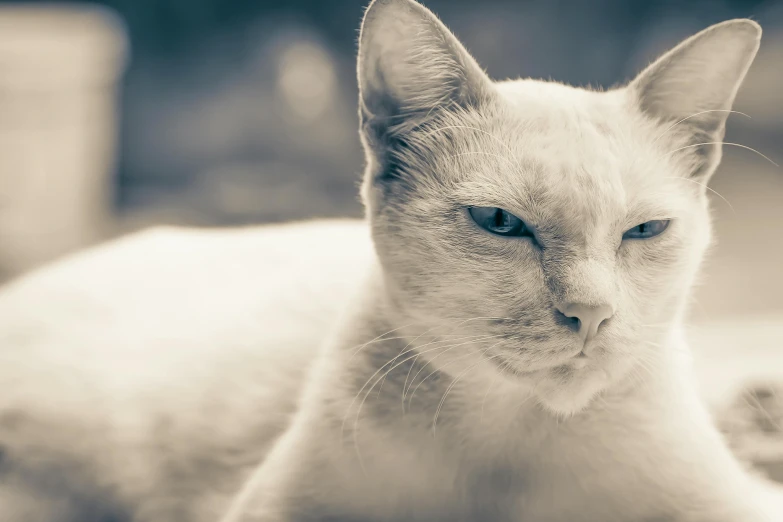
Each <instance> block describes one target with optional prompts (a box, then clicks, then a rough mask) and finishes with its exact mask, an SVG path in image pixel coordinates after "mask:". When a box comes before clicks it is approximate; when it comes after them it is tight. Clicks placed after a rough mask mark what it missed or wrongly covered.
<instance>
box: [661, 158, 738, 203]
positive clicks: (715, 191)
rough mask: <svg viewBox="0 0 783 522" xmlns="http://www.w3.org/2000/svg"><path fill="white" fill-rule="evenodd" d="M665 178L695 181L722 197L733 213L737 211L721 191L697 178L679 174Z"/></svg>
mask: <svg viewBox="0 0 783 522" xmlns="http://www.w3.org/2000/svg"><path fill="white" fill-rule="evenodd" d="M678 150H679V149H678ZM666 179H681V180H683V181H689V182H691V183H695V184H697V185H701V186H702V187H704V188H705V189H707V190H709V191H710V192H712V193H713V194H715V195H716V196H718V197H719V198H720V199H722V200H723V201H725V202H726V204H727V205H728V206H729V208H730V209H731V211H732V212H733V213H734V214H736V213H737V211H736V210H734V206H733V205H732V204H731V203H729V200H728V199H726V198H725V197H723V194H721V193H720V192H718V191H717V190H715V189H713V188H712V187H709V186H707V185H706V184H705V183H702V182H701V181H698V180H695V179H691V178H683V177H680V176H667V178H666Z"/></svg>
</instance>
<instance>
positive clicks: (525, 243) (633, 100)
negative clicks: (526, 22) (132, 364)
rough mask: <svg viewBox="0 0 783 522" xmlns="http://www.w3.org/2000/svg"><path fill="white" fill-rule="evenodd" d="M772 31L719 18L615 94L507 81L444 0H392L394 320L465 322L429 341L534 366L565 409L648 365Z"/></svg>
mask: <svg viewBox="0 0 783 522" xmlns="http://www.w3.org/2000/svg"><path fill="white" fill-rule="evenodd" d="M760 35H761V29H760V28H759V26H758V25H757V24H756V23H754V22H752V21H749V20H732V21H728V22H725V23H722V24H718V25H715V26H713V27H710V28H709V29H707V30H705V31H703V32H701V33H699V34H697V35H696V36H694V37H692V38H690V39H688V40H686V41H685V42H683V43H682V44H680V45H679V46H678V47H676V48H675V49H673V50H672V51H670V52H669V53H668V54H666V55H664V56H663V57H661V58H660V59H659V60H658V61H656V62H655V63H653V64H652V65H650V66H649V67H648V68H647V69H646V70H644V71H643V72H642V73H641V74H640V75H639V76H638V77H637V78H635V79H634V80H633V81H631V82H630V83H629V84H627V85H626V86H623V87H622V88H617V89H612V90H609V91H605V92H604V91H593V90H584V89H578V88H573V87H569V86H565V85H561V84H558V83H552V82H543V81H535V80H517V81H505V82H493V81H491V80H490V79H489V78H488V77H487V75H486V74H485V73H484V72H483V71H482V69H481V68H480V67H479V66H478V65H477V63H476V62H475V60H474V59H473V58H472V57H471V56H470V55H469V54H468V53H467V51H466V50H465V49H464V47H463V46H462V45H461V44H460V43H459V42H458V41H457V39H456V38H455V37H454V35H452V34H451V33H450V32H449V31H448V29H446V27H445V26H444V25H443V24H442V23H441V22H440V21H439V20H438V19H437V18H436V17H435V16H434V15H433V14H432V13H431V12H429V11H428V10H427V9H425V8H424V7H422V6H421V5H419V4H417V3H415V2H413V1H412V0H376V1H375V2H373V3H372V4H371V5H370V7H369V8H368V11H367V13H366V16H365V19H364V23H363V26H362V32H361V38H360V52H359V74H358V76H359V87H360V118H361V134H362V140H363V143H364V146H365V150H366V153H367V154H366V155H367V170H366V175H365V181H364V186H363V197H364V200H365V203H366V207H367V213H368V218H369V220H370V223H371V226H372V233H373V238H374V242H375V246H376V250H377V253H378V256H379V259H380V262H381V265H382V268H383V272H384V276H385V284H386V291H387V294H388V297H389V306H390V310H391V314H392V315H393V316H394V319H395V321H396V322H398V323H399V324H410V325H413V326H411V327H409V330H410V332H412V333H413V334H417V335H419V334H421V335H422V339H427V340H428V341H429V340H430V338H429V337H427V336H426V335H424V334H425V333H426V332H428V331H430V332H431V331H444V330H445V331H446V332H451V333H459V334H460V335H458V336H455V337H454V340H455V341H457V340H460V341H461V342H454V343H441V344H440V345H439V346H441V347H444V348H442V349H436V348H435V346H434V345H431V346H432V348H430V349H427V350H421V351H422V352H424V351H426V352H428V354H427V355H425V357H427V358H429V359H431V360H432V362H433V364H434V365H435V366H436V367H438V368H441V369H442V370H444V371H447V372H448V371H455V370H456V369H461V370H463V369H464V370H465V371H467V370H468V369H469V368H471V367H472V368H473V369H472V370H471V371H473V372H481V371H484V372H486V373H487V374H492V373H493V372H494V373H497V372H501V373H502V374H503V375H506V376H507V377H509V378H510V379H518V380H519V381H520V382H527V383H532V384H533V389H534V390H535V394H536V395H537V396H538V398H539V399H540V402H541V403H542V404H544V405H545V406H547V407H548V408H550V409H551V410H553V411H555V412H557V413H560V414H569V413H572V412H575V411H578V410H580V409H581V408H583V407H584V406H585V405H586V404H588V403H589V401H590V399H591V398H592V397H593V395H594V394H595V393H597V392H598V391H600V390H602V389H604V388H606V387H607V386H609V385H610V384H611V383H612V382H615V381H617V380H618V379H621V378H622V377H623V376H624V375H626V374H627V372H628V371H629V370H630V369H631V368H633V367H635V366H637V365H642V366H645V365H646V366H647V367H649V366H650V364H651V363H652V362H653V361H652V359H654V357H655V352H656V350H664V349H665V347H663V346H661V342H660V341H661V340H662V337H663V335H665V333H666V332H668V331H669V328H668V327H669V326H670V325H672V324H674V323H675V322H676V321H678V320H679V318H680V316H681V314H682V312H683V307H684V304H685V302H686V300H687V297H688V293H689V289H690V286H691V284H692V280H693V278H694V276H695V274H696V271H697V269H698V266H699V264H700V261H701V259H702V257H703V254H704V252H705V249H706V247H707V246H708V244H709V241H710V223H709V215H708V207H707V200H706V190H707V189H706V183H707V182H708V180H709V178H710V176H711V175H712V173H713V172H714V170H715V168H716V166H717V164H718V162H719V161H720V156H721V146H720V145H719V144H718V143H716V142H720V141H721V140H722V137H723V134H724V126H725V122H726V117H727V116H728V114H729V110H730V109H731V105H732V103H733V101H734V97H735V95H736V92H737V89H738V87H739V85H740V83H741V82H742V79H743V78H744V76H745V73H746V72H747V70H748V67H749V66H750V64H751V62H752V60H753V58H754V56H755V54H756V51H757V49H758V45H759V39H760ZM519 52H534V50H521V49H520V50H519ZM465 340H467V341H465ZM447 345H448V348H449V349H448V350H447V349H446V348H445V347H446V346H447Z"/></svg>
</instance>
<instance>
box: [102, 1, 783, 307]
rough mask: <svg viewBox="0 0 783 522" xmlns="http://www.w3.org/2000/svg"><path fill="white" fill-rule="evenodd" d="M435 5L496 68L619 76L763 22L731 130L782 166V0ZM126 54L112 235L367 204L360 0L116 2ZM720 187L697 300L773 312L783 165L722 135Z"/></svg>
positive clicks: (606, 80)
mask: <svg viewBox="0 0 783 522" xmlns="http://www.w3.org/2000/svg"><path fill="white" fill-rule="evenodd" d="M425 3H426V4H427V5H428V6H429V7H430V8H432V9H433V10H434V11H435V12H437V13H438V14H439V15H440V16H441V18H442V19H443V20H444V22H445V23H446V24H447V25H448V26H449V27H451V28H452V29H453V30H454V31H455V33H456V34H457V35H458V36H459V37H460V38H461V39H462V40H463V42H465V44H466V45H467V47H468V48H469V49H470V50H471V51H472V52H473V53H474V55H475V56H476V57H477V59H478V60H479V62H480V63H481V64H482V65H483V66H485V67H486V68H487V70H488V72H489V73H490V75H492V76H493V77H495V78H507V77H517V76H531V77H539V78H552V79H556V80H560V81H565V82H569V83H574V84H578V85H587V84H591V85H596V84H600V85H604V86H611V85H613V84H616V83H618V82H621V81H624V80H626V79H629V78H630V77H631V76H632V75H633V74H634V73H635V72H636V71H638V70H639V69H640V68H641V67H643V66H644V65H645V64H646V63H648V62H649V61H650V60H651V59H653V58H654V57H655V56H656V55H657V54H659V53H660V52H662V51H664V50H666V49H667V48H668V47H670V46H671V45H674V44H675V43H677V42H678V41H679V40H680V39H682V38H684V37H686V36H689V35H690V34H692V33H693V32H696V31H698V30H700V29H702V28H704V27H706V26H707V25H710V24H712V23H715V22H718V21H722V20H725V19H728V18H733V17H740V16H741V17H747V16H750V17H752V18H754V19H756V20H757V21H759V22H760V23H761V24H762V26H763V27H764V28H765V36H764V39H763V43H762V50H761V53H760V55H759V57H758V59H757V62H756V64H755V65H754V66H753V68H752V69H751V72H750V75H749V77H748V80H747V82H746V85H745V87H744V88H743V90H742V91H741V94H740V98H739V100H738V103H737V106H736V108H737V110H740V111H743V112H746V113H747V114H749V115H750V116H751V118H750V119H747V118H743V117H741V116H736V115H735V116H732V117H731V118H730V122H729V134H728V136H727V138H726V139H727V141H731V142H737V143H741V144H745V145H748V146H750V147H753V148H755V149H758V150H760V151H761V152H763V153H765V154H766V155H768V156H770V157H771V158H772V159H773V160H775V161H777V162H778V163H782V162H783V150H781V143H783V94H780V88H779V85H781V83H783V81H782V80H783V66H781V64H783V2H781V1H752V2H741V1H720V0H718V1H682V2H664V1H649V0H645V1H641V0H639V1H637V0H634V1H626V0H593V1H590V2H586V1H577V0H561V1H544V0H538V1H516V2H515V1H510V0H483V1H481V2H475V1H467V0H429V1H425ZM101 4H103V5H104V6H107V7H109V8H111V9H113V10H114V11H116V12H117V13H118V14H119V15H120V17H121V18H122V20H123V21H124V23H125V25H126V30H127V33H128V35H129V38H130V42H131V46H132V57H131V61H130V65H129V67H128V69H127V73H126V75H125V76H124V81H123V82H122V85H121V89H120V90H118V93H119V94H121V104H120V109H121V115H122V119H121V122H120V128H119V131H120V141H119V155H118V165H117V169H116V170H113V171H112V172H111V185H110V186H111V188H112V197H113V205H114V207H113V208H114V216H116V217H117V223H116V226H115V227H114V231H115V233H118V232H120V231H123V230H128V229H132V228H136V227H139V226H143V225H147V224H152V223H158V222H170V223H183V224H196V225H233V224H244V223H258V222H274V221H283V220H289V219H299V218H305V217H313V216H360V215H361V209H360V206H359V204H358V201H357V198H356V184H357V182H358V180H359V175H360V172H361V169H362V155H361V150H360V147H359V141H358V137H357V132H356V127H357V121H356V108H355V105H356V87H355V73H354V53H355V44H356V37H357V34H358V33H357V30H358V26H359V21H360V19H361V14H362V10H363V7H364V5H365V4H366V2H365V1H359V0H329V1H325V0H288V1H283V0H278V1H263V0H106V1H104V2H101ZM713 188H714V189H715V190H716V191H717V192H719V193H720V194H722V196H723V197H725V199H726V200H728V201H729V202H730V204H731V206H732V207H733V210H732V209H731V207H729V205H728V204H727V203H725V202H724V200H723V199H721V198H719V197H717V196H716V197H714V203H715V210H716V226H717V235H718V237H719V244H718V245H717V247H716V250H715V252H714V255H713V257H712V260H711V262H710V263H709V265H708V267H707V274H706V277H705V279H704V285H703V288H702V289H701V290H700V292H699V294H698V295H697V300H698V303H697V305H696V306H695V308H694V313H695V315H696V316H697V317H699V318H704V317H707V316H720V315H725V314H735V313H757V312H762V311H766V310H770V309H781V308H783V303H781V300H780V299H779V298H778V296H780V295H783V278H780V277H778V276H777V274H776V271H777V269H778V268H779V267H780V266H783V248H782V247H780V246H778V244H777V242H776V241H775V238H777V237H778V236H779V232H778V228H777V226H778V224H779V223H783V205H782V204H781V202H783V173H782V172H781V170H780V169H778V168H776V167H774V166H773V165H771V164H770V163H769V162H767V161H766V160H764V159H763V158H761V157H759V156H758V155H756V154H754V153H752V152H750V151H748V150H744V149H741V148H738V147H731V146H727V147H726V148H725V161H724V165H723V167H722V168H721V170H720V172H719V173H718V175H717V176H716V178H715V182H714V185H713Z"/></svg>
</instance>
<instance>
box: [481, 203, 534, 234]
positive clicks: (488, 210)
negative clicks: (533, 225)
mask: <svg viewBox="0 0 783 522" xmlns="http://www.w3.org/2000/svg"><path fill="white" fill-rule="evenodd" d="M468 213H470V217H471V218H473V221H475V222H476V224H477V225H478V226H480V227H481V228H483V229H484V230H486V231H488V232H492V233H493V234H497V235H499V236H514V237H532V235H533V234H532V233H531V231H530V229H529V228H528V227H527V225H525V222H524V221H522V220H521V219H519V218H518V217H516V216H515V215H514V214H512V213H511V212H509V211H507V210H503V209H502V208H497V207H469V208H468Z"/></svg>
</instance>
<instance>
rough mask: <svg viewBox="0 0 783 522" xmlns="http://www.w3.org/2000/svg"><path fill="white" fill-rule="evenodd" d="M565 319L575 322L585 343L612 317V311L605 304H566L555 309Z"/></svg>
mask: <svg viewBox="0 0 783 522" xmlns="http://www.w3.org/2000/svg"><path fill="white" fill-rule="evenodd" d="M557 309H558V310H560V313H562V314H563V315H564V316H566V317H570V318H572V319H574V320H576V323H577V324H576V325H575V326H576V327H577V331H578V332H579V335H580V336H581V337H582V341H583V342H585V343H586V342H587V341H589V340H590V339H592V338H593V337H595V335H596V334H597V333H598V328H599V327H600V326H601V324H603V323H604V322H605V321H606V320H607V319H609V318H610V317H612V315H614V310H612V307H611V306H609V305H607V304H602V305H598V306H590V305H585V304H582V303H566V304H564V305H562V306H558V307H557Z"/></svg>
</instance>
